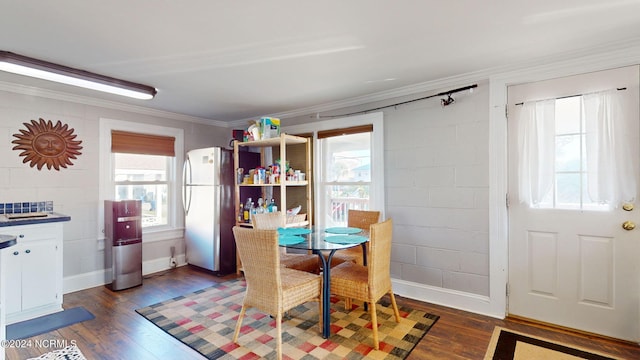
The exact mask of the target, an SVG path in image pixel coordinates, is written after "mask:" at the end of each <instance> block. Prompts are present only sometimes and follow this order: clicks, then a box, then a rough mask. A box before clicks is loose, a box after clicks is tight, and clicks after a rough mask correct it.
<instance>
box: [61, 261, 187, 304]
mask: <svg viewBox="0 0 640 360" xmlns="http://www.w3.org/2000/svg"><path fill="white" fill-rule="evenodd" d="M170 261H171V258H170V257H168V256H167V257H163V258H158V259H153V260H147V261H145V262H143V263H142V275H143V276H144V275H148V274H153V273H156V272H159V271H165V270H169V269H171V263H170ZM176 261H177V264H178V266H184V265H186V262H185V259H184V254H182V255H178V257H177V259H176ZM108 271H109V272H110V271H111V269H104V270H97V271H92V272H88V273H84V274H79V275H74V276H67V277H65V278H64V283H63V290H62V291H63V293H64V294H68V293H72V292H75V291H80V290H85V289H89V288H92V287H96V286H102V285H105V284H106V283H107V280H106V279H107V277H106V275H107V272H108Z"/></svg>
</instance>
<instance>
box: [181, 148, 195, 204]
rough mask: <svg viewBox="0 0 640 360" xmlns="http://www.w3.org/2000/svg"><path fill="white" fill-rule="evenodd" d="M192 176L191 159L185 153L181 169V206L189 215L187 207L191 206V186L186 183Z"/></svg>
mask: <svg viewBox="0 0 640 360" xmlns="http://www.w3.org/2000/svg"><path fill="white" fill-rule="evenodd" d="M192 178H193V177H192V174H191V159H190V158H189V155H187V159H186V160H185V162H184V166H183V169H182V183H183V184H182V207H183V208H184V213H185V215H189V209H190V208H191V186H187V184H190V183H191V179H192Z"/></svg>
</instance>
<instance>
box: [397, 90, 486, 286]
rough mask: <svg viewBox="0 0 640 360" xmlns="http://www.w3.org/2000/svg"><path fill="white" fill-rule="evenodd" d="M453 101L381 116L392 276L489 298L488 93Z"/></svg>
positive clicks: (409, 107) (435, 101) (431, 101)
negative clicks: (391, 237)
mask: <svg viewBox="0 0 640 360" xmlns="http://www.w3.org/2000/svg"><path fill="white" fill-rule="evenodd" d="M443 90H446V89H443ZM453 97H454V98H455V99H456V101H455V102H454V103H453V104H451V105H449V106H447V107H442V106H441V105H440V99H439V98H434V99H429V100H424V101H420V102H416V103H413V104H410V105H405V106H400V107H398V108H396V109H393V108H391V109H389V110H387V111H385V124H386V125H387V126H385V129H387V131H386V133H385V161H386V169H387V173H386V184H387V188H386V190H387V211H386V213H387V216H388V217H392V218H393V219H394V226H395V228H394V245H393V252H392V276H393V277H394V278H395V279H398V280H406V281H410V282H413V283H416V284H422V285H430V286H436V287H441V288H446V289H451V290H457V291H463V292H469V293H473V294H477V295H483V296H488V295H489V234H488V226H489V204H488V195H489V172H488V169H489V111H488V108H487V104H488V99H489V92H488V86H487V85H486V82H485V83H481V84H479V86H478V88H476V89H475V90H474V92H473V93H472V94H469V93H468V92H465V93H459V94H454V95H453ZM390 124H393V126H390Z"/></svg>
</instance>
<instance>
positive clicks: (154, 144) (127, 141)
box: [111, 130, 176, 156]
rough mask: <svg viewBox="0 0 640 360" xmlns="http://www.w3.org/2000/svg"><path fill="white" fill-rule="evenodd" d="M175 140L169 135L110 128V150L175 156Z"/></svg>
mask: <svg viewBox="0 0 640 360" xmlns="http://www.w3.org/2000/svg"><path fill="white" fill-rule="evenodd" d="M175 140H176V139H175V138H174V137H171V136H160V135H150V134H139V133H132V132H128V131H120V130H111V152H113V153H128V154H144V155H162V156H176V154H175V151H174V147H173V144H174V142H175Z"/></svg>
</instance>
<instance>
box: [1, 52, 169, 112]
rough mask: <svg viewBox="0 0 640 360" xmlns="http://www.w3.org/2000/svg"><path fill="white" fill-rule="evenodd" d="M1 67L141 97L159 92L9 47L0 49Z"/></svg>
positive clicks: (48, 78)
mask: <svg viewBox="0 0 640 360" xmlns="http://www.w3.org/2000/svg"><path fill="white" fill-rule="evenodd" d="M0 70H2V71H7V72H10V73H14V74H18V75H25V76H31V77H34V78H38V79H43V80H49V81H55V82H59V83H62V84H67V85H73V86H79V87H83V88H86V89H91V90H97V91H102V92H106V93H110V94H116V95H122V96H127V97H131V98H134V99H140V100H150V99H153V97H154V96H155V95H156V93H157V90H156V89H155V88H154V87H152V86H147V85H142V84H137V83H134V82H130V81H126V80H119V79H116V78H112V77H109V76H104V75H99V74H94V73H91V72H88V71H84V70H79V69H74V68H70V67H67V66H64V65H58V64H54V63H50V62H47V61H43V60H38V59H33V58H29V57H26V56H22V55H18V54H14V53H12V52H9V51H0Z"/></svg>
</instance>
